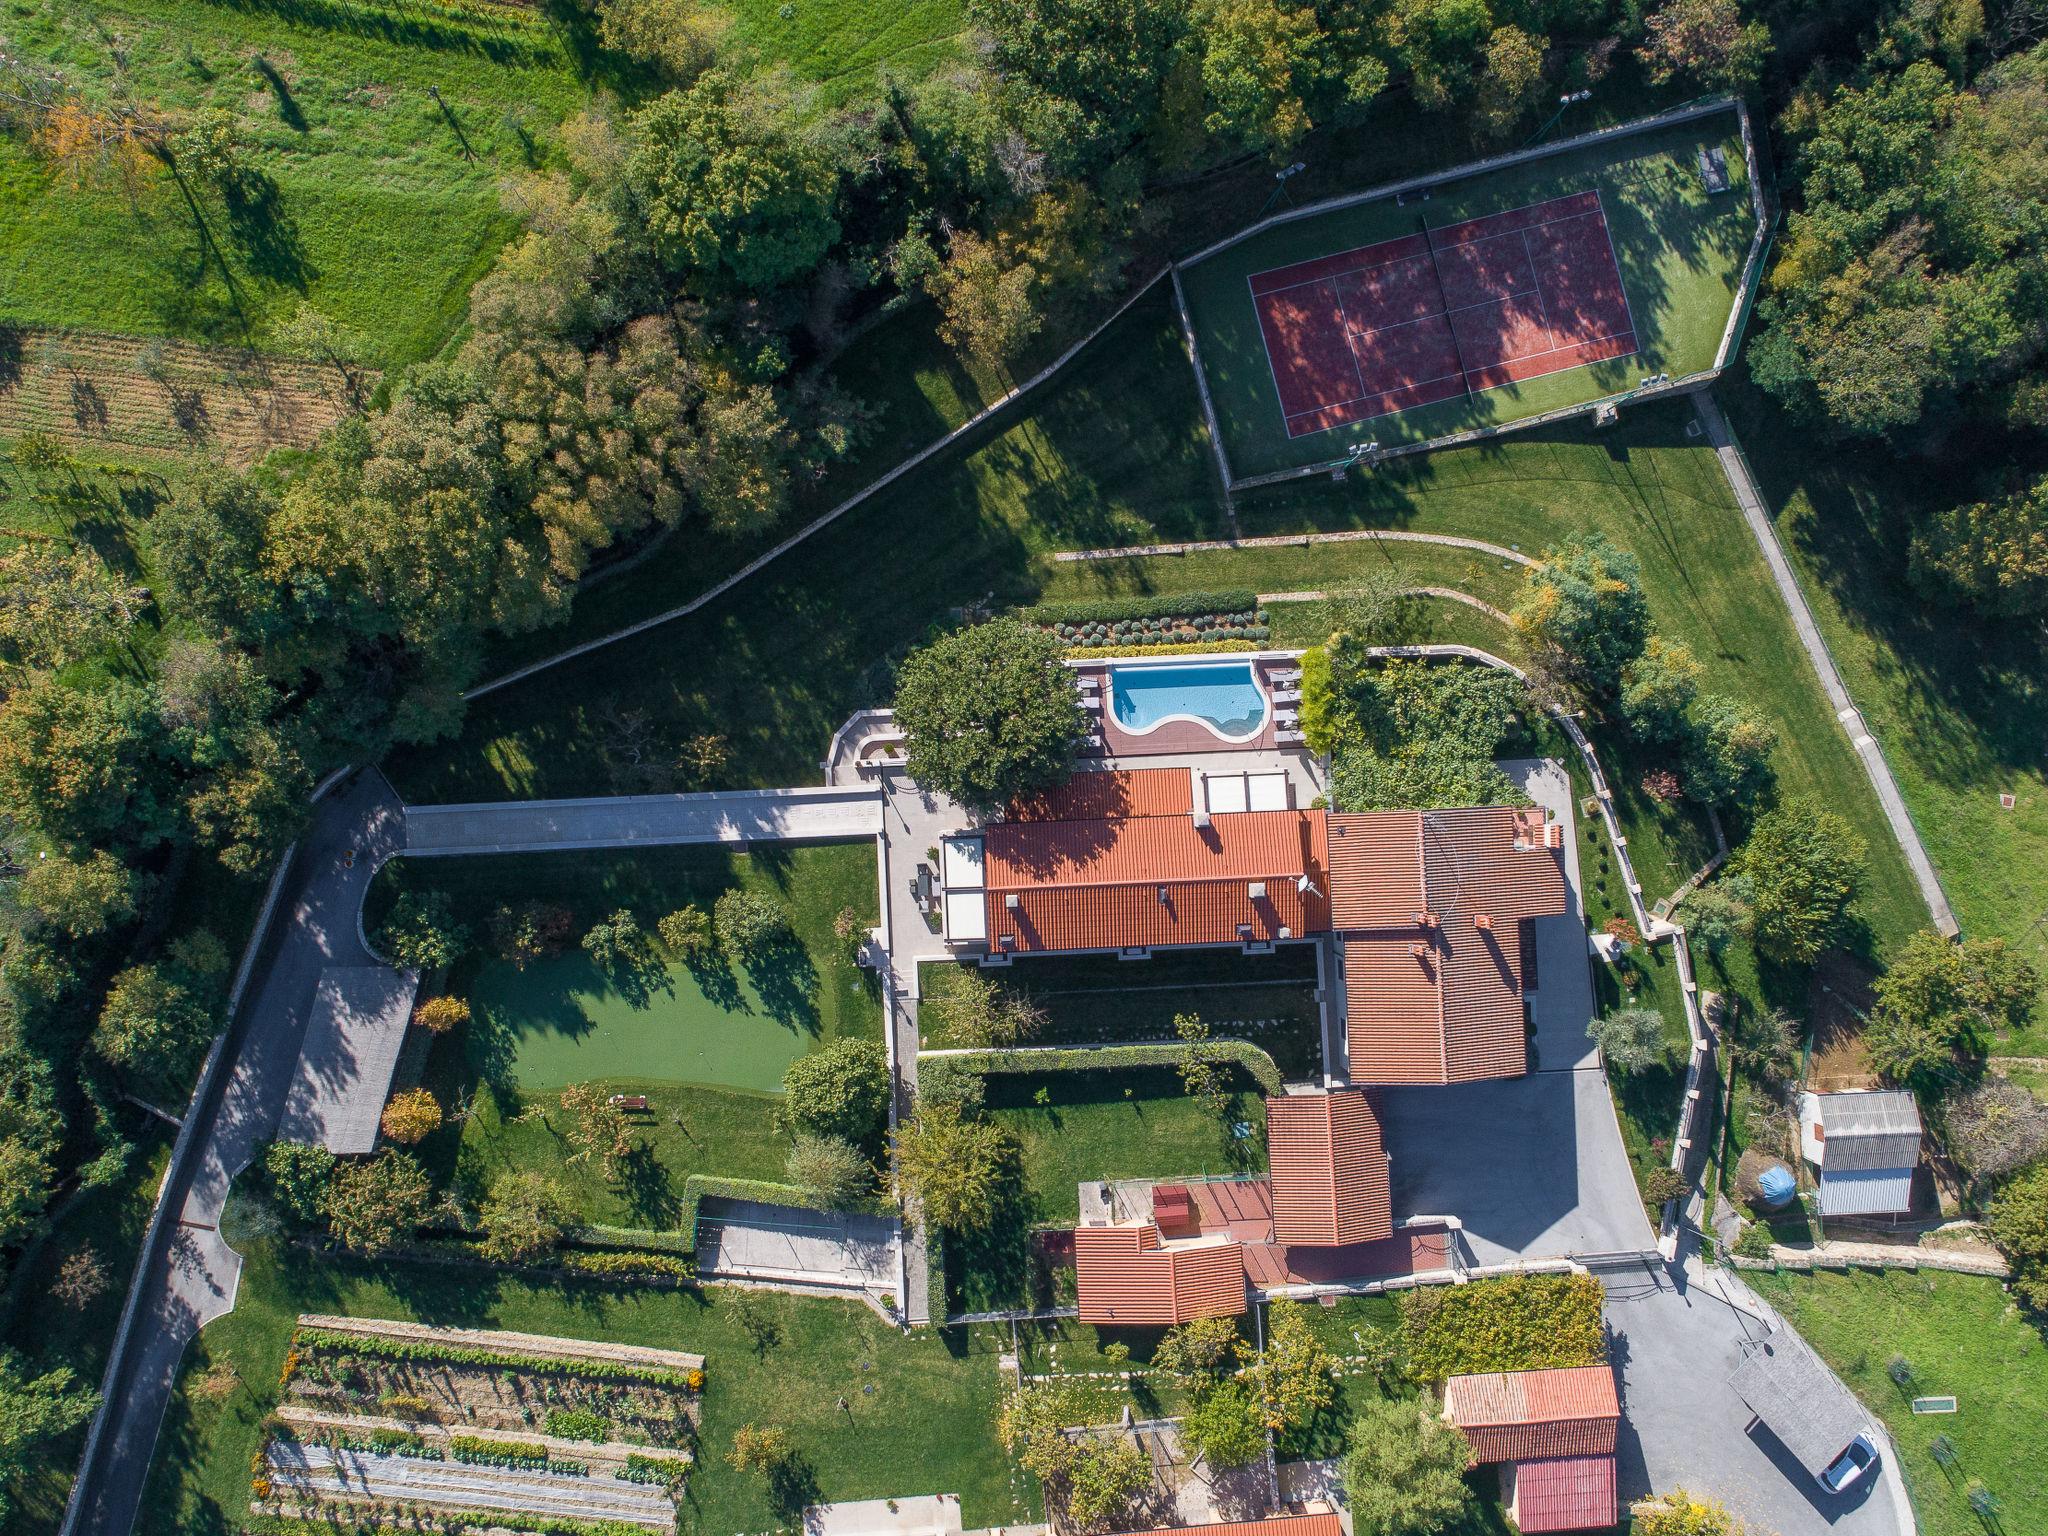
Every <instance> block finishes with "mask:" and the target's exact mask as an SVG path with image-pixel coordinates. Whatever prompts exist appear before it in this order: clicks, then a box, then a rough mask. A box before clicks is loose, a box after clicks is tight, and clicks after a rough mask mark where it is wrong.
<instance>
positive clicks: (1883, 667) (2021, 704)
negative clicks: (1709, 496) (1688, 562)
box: [1724, 389, 2048, 1055]
mask: <svg viewBox="0 0 2048 1536" xmlns="http://www.w3.org/2000/svg"><path fill="white" fill-rule="evenodd" d="M1724 397H1725V398H1726V399H1727V401H1728V403H1729V405H1730V407H1731V408H1732V412H1733V415H1734V422H1735V427H1736V430H1737V432H1738V433H1739V434H1740V436H1741V439H1742V444H1743V448H1744V450H1745V452H1747V454H1748V455H1749V458H1750V462H1751V464H1752V465H1753V467H1754V468H1755V470H1756V473H1757V476H1758V479H1759V482H1760V486H1761V489H1762V492H1763V495H1764V499H1765V503H1766V505H1767V506H1768V507H1769V508H1770V512H1771V515H1772V517H1773V518H1774V519H1775V520H1776V522H1777V524H1778V527H1779V530H1780V536H1781V538H1782V539H1783V541H1784V544H1785V548H1786V552H1787V553H1788V554H1789V555H1790V557H1791V559H1792V561H1793V563H1794V564H1795V565H1796V566H1797V567H1798V568H1799V573H1800V577H1801V580H1802V583H1803V584H1804V586H1805V588H1806V594H1807V599H1808V601H1809V602H1810V603H1811V604H1812V605H1813V611H1814V617H1815V618H1816V620H1817V621H1818V622H1819V624H1820V627H1821V631H1822V633H1823V634H1824V635H1825V636H1826V638H1827V642H1828V649H1829V650H1830V651H1832V652H1833V653H1834V658H1835V665H1836V666H1837V667H1839V668H1840V669H1841V673H1842V680H1843V681H1844V682H1845V683H1846V684H1847V685H1848V688H1849V692H1850V694H1851V696H1852V697H1854V699H1855V700H1856V703H1857V705H1858V707H1859V708H1860V709H1861V710H1862V711H1863V715H1864V718H1865V719H1866V720H1868V721H1869V723H1870V727H1871V730H1872V732H1873V733H1874V734H1875V735H1876V737H1877V739H1878V740H1879V741H1880V742H1882V743H1883V744H1884V750H1885V757H1886V759H1887V760H1888V761H1889V762H1890V764H1891V768H1892V773H1893V774H1894V776H1896V778H1897V779H1898V781H1899V790H1900V792H1901V793H1902V794H1903V795H1904V796H1905V798H1906V804H1907V807H1908V809H1910V810H1911V812H1912V813H1913V820H1914V823H1915V825H1917V826H1918V827H1919V829H1920V835H1921V837H1922V839H1923V840H1924V841H1925V842H1926V844H1927V850H1928V852H1929V854H1931V855H1932V856H1933V859H1934V863H1935V867H1936V868H1937V869H1938V870H1939V871H1940V872H1941V878H1942V884H1943V887H1944V888H1945V889H1946V890H1947V892H1948V897H1949V901H1950V903H1951V904H1952V905H1953V906H1954V908H1955V911H1956V916H1957V918H1958V919H1960V921H1961V922H1962V925H1963V931H1964V932H1965V933H1968V934H1974V935H1977V936H1980V937H1991V936H1994V935H1995V936H1999V937H2003V938H2006V939H2009V940H2011V941H2012V942H2013V943H2014V944H2015V945H2017V946H2018V948H2019V949H2020V950H2021V952H2022V953H2024V954H2025V955H2026V956H2027V957H2028V958H2029V959H2031V960H2032V961H2033V962H2034V964H2035V965H2036V966H2039V967H2042V968H2043V969H2048V921H2044V916H2048V760H2044V759H2043V757H2042V754H2041V747H2042V742H2043V741H2044V739H2048V693H2044V691H2043V690H2042V688H2041V678H2042V677H2043V675H2044V674H2048V633H2044V631H2043V630H2042V629H2041V627H2040V626H2039V625H2029V624H2025V623H2019V622H2000V621H1986V620H1979V619H1977V618H1975V617H1974V616H1973V615H1972V614H1971V613H1970V612H1969V611H1968V610H1967V609H1956V608H1942V607H1938V606H1935V605H1932V604H1929V603H1928V602H1927V601H1926V600H1925V599H1924V598H1922V597H1921V596H1920V595H1919V594H1918V593H1916V592H1915V591H1914V590H1913V589H1912V587H1911V586H1909V585H1908V584H1907V582H1906V580H1905V571H1906V542H1907V534H1908V528H1909V520H1910V518H1911V517H1912V516H1914V515H1915V514H1916V513H1919V512H1921V511H1924V510H1931V509H1934V508H1938V507H1941V506H1945V505H1948V504H1950V503H1951V502H1954V501H1957V500H1960V499H1963V498H1964V497H1966V496H1967V495H1968V494H1969V491H1970V487H1969V486H1968V485H1967V484H1959V483H1957V481H1956V479H1955V478H1954V475H1953V474H1952V473H1944V472H1941V471H1938V470H1937V469H1935V468H1932V467H1927V466H1918V465H1911V464H1905V465H1902V464H1898V463H1895V462H1892V461H1890V460H1889V459H1887V458H1885V457H1884V456H1883V455H1881V454H1880V453H1877V452H1875V451H1870V450H1860V449H1856V448H1844V447H1839V446H1830V445H1827V444H1824V443H1821V442H1818V441H1816V440H1815V439H1814V438H1813V436H1812V434H1811V433H1809V432H1807V431H1805V430H1804V429H1802V428H1800V427H1798V426H1797V425H1795V424H1794V423H1792V422H1791V421H1789V420H1788V419H1787V418H1786V417H1785V416H1784V415H1783V413H1781V412H1779V411H1778V410H1777V409H1776V408H1775V407H1774V406H1773V405H1772V404H1771V403H1770V401H1769V400H1768V399H1767V398H1765V397H1764V396H1762V395H1761V394H1760V393H1759V392H1757V391H1756V390H1754V389H1732V390H1729V391H1726V392H1725V395H1724ZM2001 793H2004V794H2011V795H2013V796H2015V797H2016V799H2017V800H2018V805H2017V807H2016V808H2015V809H2013V810H2010V811H2008V810H2004V809H2002V808H2001V807H2000V805H1999V803H1998V797H1999V795H2000V794H2001ZM2001 1049H2004V1050H2009V1051H2010V1052H2011V1053H2012V1054H2014V1055H2048V1017H2044V1016H2043V1015H2041V1014H2038V1013H2037V1015H2036V1021H2035V1025H2034V1027H2033V1029H2032V1030H2030V1031H2028V1032H2027V1033H2026V1034H2024V1035H2023V1036H2022V1037H2021V1038H2018V1039H2015V1040H2012V1041H2009V1042H2007V1043H2006V1044H2005V1045H2003V1046H2002V1047H2001Z"/></svg>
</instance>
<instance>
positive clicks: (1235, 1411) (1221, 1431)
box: [1180, 1378, 1266, 1468]
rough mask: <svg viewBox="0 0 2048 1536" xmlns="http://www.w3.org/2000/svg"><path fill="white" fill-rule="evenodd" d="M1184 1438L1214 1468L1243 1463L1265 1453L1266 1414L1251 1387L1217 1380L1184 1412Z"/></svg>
mask: <svg viewBox="0 0 2048 1536" xmlns="http://www.w3.org/2000/svg"><path fill="white" fill-rule="evenodd" d="M1180 1433H1181V1439H1182V1440H1184V1441H1186V1442H1187V1444H1189V1445H1190V1446H1192V1447H1193V1448H1194V1449H1195V1451H1196V1452H1197V1453H1198V1454H1199V1455H1200V1456H1201V1458H1202V1459H1203V1460H1204V1461H1206V1462H1207V1463H1208V1464H1209V1465H1210V1466H1211V1467H1212V1468H1223V1467H1242V1466H1245V1465H1247V1464H1249V1463H1251V1462H1254V1461H1257V1460H1259V1459H1260V1458H1261V1457H1263V1456H1264V1455H1265V1454H1266V1416H1265V1413H1264V1411H1263V1409H1262V1408H1261V1406H1260V1404H1259V1400H1258V1398H1257V1397H1256V1396H1255V1395H1254V1394H1253V1392H1252V1389H1251V1387H1250V1386H1249V1385H1248V1384H1246V1383H1245V1382H1243V1381H1241V1380H1238V1379H1236V1378H1230V1379H1226V1380H1223V1381H1219V1382H1217V1383H1216V1384H1215V1385H1214V1386H1212V1387H1210V1388H1209V1390H1208V1391H1206V1392H1204V1393H1203V1394H1202V1395H1201V1396H1199V1397H1197V1398H1196V1399H1195V1401H1194V1402H1193V1403H1192V1404H1191V1405H1190V1406H1189V1408H1188V1410H1187V1412H1186V1413H1185V1414H1184V1415H1183V1416H1182V1418H1181V1423H1180Z"/></svg>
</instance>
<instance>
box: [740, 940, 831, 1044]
mask: <svg viewBox="0 0 2048 1536" xmlns="http://www.w3.org/2000/svg"><path fill="white" fill-rule="evenodd" d="M747 978H748V979H749V980H750V981H752V982H753V983H754V991H755V992H756V993H757V994H758V995H759V997H760V999H761V1006H762V1008H764V1009H765V1010H766V1011H767V1014H768V1017H770V1018H771V1019H773V1020H774V1021H775V1022H776V1023H778V1024H780V1025H783V1026H784V1027H785V1028H789V1029H800V1030H802V1031H803V1032H804V1033H805V1034H807V1035H815V1034H817V1033H818V1027H819V1025H818V970H817V967H816V966H814V965H812V964H811V957H810V956H809V955H808V954H806V953H805V952H804V949H803V946H802V945H800V944H798V943H796V942H795V941H794V940H790V941H788V942H785V943H782V944H778V945H777V946H776V947H775V948H774V949H772V950H769V951H768V952H767V953H765V954H762V955H757V956H755V957H754V958H753V959H752V960H750V961H748V962H747Z"/></svg>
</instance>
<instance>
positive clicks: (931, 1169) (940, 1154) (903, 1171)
mask: <svg viewBox="0 0 2048 1536" xmlns="http://www.w3.org/2000/svg"><path fill="white" fill-rule="evenodd" d="M893 1152H894V1158H895V1167H896V1176H897V1178H898V1179H900V1180H901V1181H902V1183H903V1187H904V1189H905V1190H906V1191H907V1192H908V1193H909V1194H910V1195H911V1196H912V1197H913V1198H915V1199H916V1200H918V1201H920V1202H921V1203H922V1204H923V1206H924V1213H925V1215H926V1217H927V1218H928V1219H930V1220H931V1221H932V1222H933V1223H934V1224H935V1225H937V1226H940V1227H945V1228H950V1229H951V1230H953V1231H957V1232H979V1231H982V1230H984V1229H985V1228H987V1227H988V1226H989V1225H990V1224H991V1223H992V1222H993V1221H995V1220H996V1218H997V1216H998V1214H999V1213H1000V1211H1001V1209H1002V1208H1003V1206H1004V1205H1005V1204H1006V1203H1007V1201H1006V1199H1005V1196H1006V1195H1007V1193H1008V1191H1009V1187H1010V1186H1012V1185H1013V1184H1014V1183H1015V1182H1016V1179H1017V1177H1018V1174H1019V1171H1020V1164H1019V1157H1020V1151H1019V1148H1018V1146H1017V1143H1016V1141H1015V1140H1014V1139H1013V1138H1012V1137H1011V1136H1010V1135H1009V1133H1008V1132H1006V1131H1004V1130H1003V1129H1002V1128H1001V1127H1000V1126H998V1125H996V1124H994V1123H993V1122H991V1121H987V1120H967V1119H963V1118H961V1115H960V1112H959V1111H958V1110H957V1109H953V1108H950V1107H943V1106H935V1105H925V1106H922V1107H920V1108H919V1110H918V1112H917V1116H916V1118H915V1119H913V1120H911V1121H909V1122H908V1123H906V1124H904V1125H901V1126H899V1127H897V1131H896V1145H895V1147H894V1149H893Z"/></svg>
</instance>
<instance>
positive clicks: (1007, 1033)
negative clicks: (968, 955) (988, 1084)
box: [923, 967, 1046, 1049]
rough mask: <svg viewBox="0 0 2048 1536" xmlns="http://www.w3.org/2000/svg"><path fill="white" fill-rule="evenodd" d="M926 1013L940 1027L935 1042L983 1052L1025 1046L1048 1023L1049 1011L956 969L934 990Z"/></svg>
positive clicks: (993, 983)
mask: <svg viewBox="0 0 2048 1536" xmlns="http://www.w3.org/2000/svg"><path fill="white" fill-rule="evenodd" d="M923 1012H924V1013H926V1014H929V1015H930V1016H931V1018H932V1020H933V1022H934V1023H936V1024H937V1025H938V1028H937V1029H936V1030H935V1031H933V1034H934V1037H935V1038H937V1039H941V1040H943V1041H944V1042H945V1043H946V1044H948V1045H962V1046H968V1047H972V1048H979V1049H986V1048H989V1047H992V1046H993V1047H1001V1046H1010V1045H1019V1044H1022V1043H1023V1042H1024V1041H1027V1040H1030V1039H1032V1038H1033V1037H1034V1036H1036V1035H1037V1034H1038V1033H1039V1032H1040V1031H1041V1030H1042V1029H1044V1027H1045V1022H1046V1018H1045V1010H1044V1009H1042V1008H1040V1007H1039V1006H1038V1005H1037V1004H1035V1003H1033V1002H1032V1001H1031V999H1030V998H1028V997H1026V996H1024V995H1023V994H1022V993H1019V992H1013V991H1011V990H1010V989H1009V988H1008V987H1006V986H1004V985H1003V984H1002V983H1001V982H999V981H994V980H992V979H990V978H988V977H986V976H983V975H981V974H979V972H978V971H975V970H970V969H968V968H966V967H960V968H957V969H954V970H953V971H952V972H951V974H950V975H949V976H948V977H947V981H946V984H945V985H944V986H943V987H940V988H936V989H934V990H933V992H932V993H931V994H930V995H929V996H928V997H927V998H926V999H925V1002H924V1007H923Z"/></svg>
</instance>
